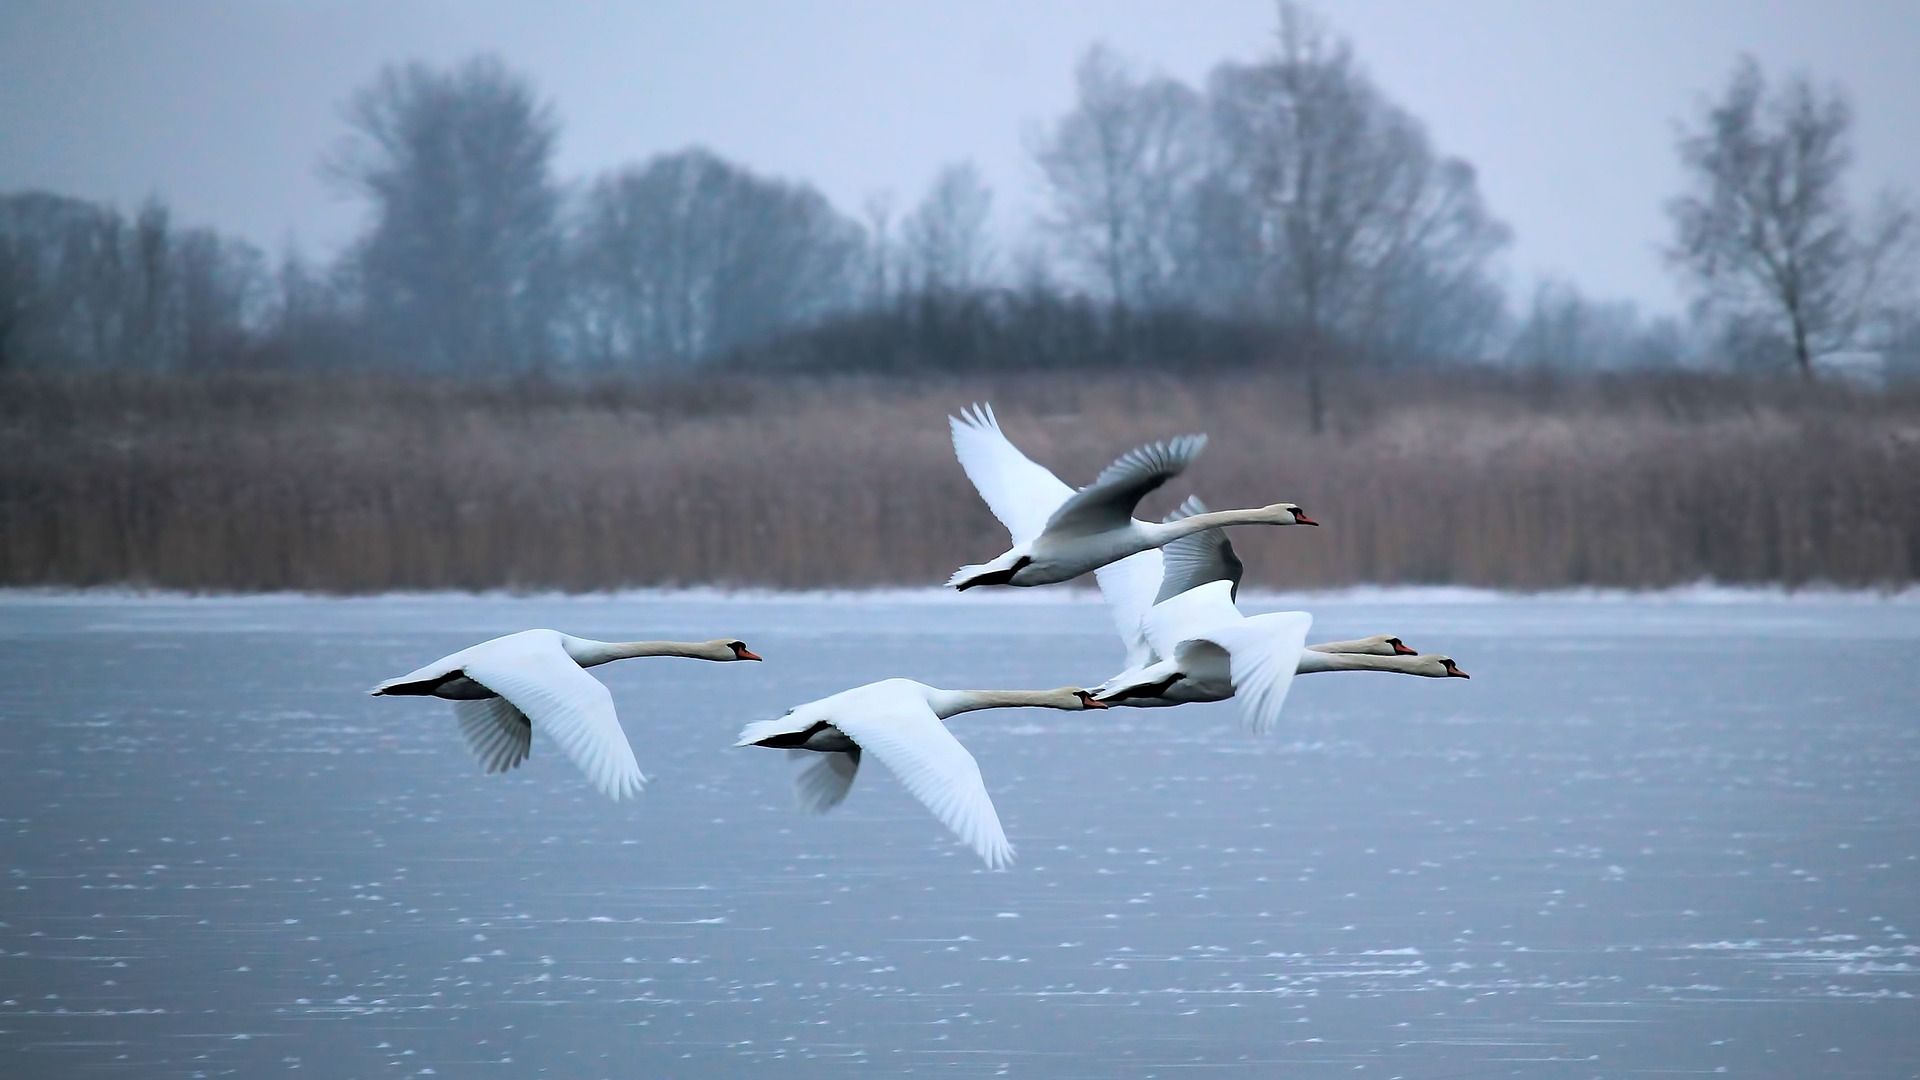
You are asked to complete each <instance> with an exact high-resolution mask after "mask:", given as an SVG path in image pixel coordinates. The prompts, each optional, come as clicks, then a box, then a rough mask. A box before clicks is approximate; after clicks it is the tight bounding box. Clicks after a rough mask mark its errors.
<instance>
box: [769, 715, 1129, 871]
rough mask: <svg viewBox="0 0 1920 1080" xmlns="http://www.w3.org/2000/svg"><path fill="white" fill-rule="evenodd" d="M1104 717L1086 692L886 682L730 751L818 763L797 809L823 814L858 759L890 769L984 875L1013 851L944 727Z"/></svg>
mask: <svg viewBox="0 0 1920 1080" xmlns="http://www.w3.org/2000/svg"><path fill="white" fill-rule="evenodd" d="M1022 706H1025V707H1031V708H1042V709H1104V708H1106V705H1104V704H1103V703H1101V702H1099V701H1096V700H1094V698H1093V695H1092V693H1091V692H1090V691H1087V690H1079V689H1075V688H1073V687H1070V686H1069V687H1061V688H1060V689H1058V690H942V689H940V688H939V687H937V686H928V685H927V684H925V683H919V682H914V681H913V680H912V679H884V680H882V681H880V682H875V683H868V684H867V685H865V686H857V687H855V688H853V689H851V690H843V691H841V692H840V693H838V694H834V695H832V696H831V697H824V698H821V699H820V700H818V701H810V702H808V703H807V704H805V705H796V706H795V707H794V708H793V709H792V710H791V711H789V712H788V713H787V715H785V716H783V717H781V718H779V719H778V720H759V721H756V722H754V723H751V724H748V725H747V726H746V727H745V728H744V729H742V730H741V732H740V740H739V741H738V742H736V743H735V744H734V745H735V746H767V747H773V748H776V749H785V750H792V751H797V752H808V751H811V752H815V753H818V754H820V755H821V756H820V758H819V759H818V760H816V761H814V762H813V763H811V764H809V765H807V766H806V767H805V768H803V769H802V770H801V772H800V773H799V775H798V776H796V777H795V778H794V793H795V794H796V795H797V796H798V800H799V804H800V808H801V809H802V810H805V811H807V812H809V813H815V814H823V813H825V812H827V811H828V810H831V809H833V808H834V807H836V806H838V805H840V802H841V800H843V799H845V798H846V797H847V790H848V789H849V788H851V787H852V786H853V778H854V774H855V773H856V772H857V771H858V770H859V768H860V758H861V755H862V754H863V753H870V754H872V755H873V756H874V757H877V758H879V759H880V763H881V764H882V765H885V766H886V767H887V768H889V769H891V770H893V773H894V775H895V776H898V777H899V778H900V782H901V783H902V784H905V785H906V788H907V791H908V792H909V793H911V794H912V795H913V797H914V798H916V799H919V800H920V801H921V803H923V804H924V805H925V806H926V808H927V809H928V810H931V811H933V816H934V817H937V818H939V819H940V822H941V824H943V825H945V826H946V827H947V828H948V829H950V830H952V831H953V834H954V835H955V836H957V837H959V838H960V839H961V840H962V841H963V842H964V843H965V844H966V845H967V846H968V847H970V848H972V849H973V850H974V853H975V854H977V855H979V856H980V858H981V859H982V860H984V861H985V862H986V864H987V866H988V867H989V868H991V869H996V870H997V869H1000V868H1001V867H1004V866H1007V865H1010V864H1011V863H1012V862H1013V845H1012V844H1009V843H1008V842H1007V834H1006V832H1005V831H1003V830H1002V829H1001V828H1000V815H999V814H998V813H996V812H995V811H994V809H993V800H992V799H990V798H988V797H987V787H986V783H985V781H983V780H981V778H980V766H979V765H978V764H977V763H975V761H974V760H973V755H972V754H969V753H967V748H966V747H964V746H961V745H960V740H958V739H956V738H954V737H953V733H952V732H950V731H948V730H947V728H946V725H945V723H944V721H945V720H947V719H948V718H949V717H953V716H958V715H960V714H961V713H966V712H975V711H977V710H980V709H1008V708H1018V707H1022Z"/></svg>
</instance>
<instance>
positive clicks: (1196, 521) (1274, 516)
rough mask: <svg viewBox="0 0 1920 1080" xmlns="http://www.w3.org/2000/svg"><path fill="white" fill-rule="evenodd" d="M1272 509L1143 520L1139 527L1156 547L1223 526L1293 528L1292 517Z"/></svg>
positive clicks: (1215, 512) (1220, 511)
mask: <svg viewBox="0 0 1920 1080" xmlns="http://www.w3.org/2000/svg"><path fill="white" fill-rule="evenodd" d="M1281 513H1284V511H1279V512H1276V511H1275V510H1273V509H1271V508H1269V507H1264V506H1261V507H1255V508H1253V509H1251V510H1215V511H1212V512H1210V513H1205V514H1195V515H1193V516H1192V517H1183V518H1180V519H1178V520H1175V521H1143V522H1141V523H1140V525H1139V527H1140V528H1141V529H1144V530H1145V531H1146V533H1147V535H1148V536H1151V537H1152V538H1153V539H1154V542H1155V543H1156V544H1167V543H1171V542H1172V541H1175V540H1178V539H1180V538H1181V537H1183V536H1192V535H1193V534H1194V533H1197V532H1205V531H1206V530H1208V529H1217V528H1219V527H1220V526H1222V525H1291V524H1293V515H1291V514H1287V516H1286V517H1285V518H1282V517H1281V516H1280V515H1281Z"/></svg>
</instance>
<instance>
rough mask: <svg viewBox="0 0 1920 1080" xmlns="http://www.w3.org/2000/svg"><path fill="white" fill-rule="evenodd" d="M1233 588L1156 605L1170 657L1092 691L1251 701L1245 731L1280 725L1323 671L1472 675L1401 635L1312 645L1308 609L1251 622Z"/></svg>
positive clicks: (1124, 699)
mask: <svg viewBox="0 0 1920 1080" xmlns="http://www.w3.org/2000/svg"><path fill="white" fill-rule="evenodd" d="M1231 588H1232V586H1231V583H1229V582H1227V581H1214V582H1209V583H1208V584H1206V585H1202V586H1200V587H1199V588H1196V589H1190V590H1188V591H1187V592H1185V593H1182V594H1181V595H1179V596H1177V597H1174V598H1173V599H1171V600H1167V601H1164V602H1162V603H1159V604H1156V605H1154V608H1153V610H1152V611H1151V612H1150V613H1149V614H1148V616H1147V620H1146V625H1147V632H1148V635H1149V637H1150V639H1151V643H1152V648H1153V650H1154V652H1155V654H1156V655H1158V656H1161V657H1164V659H1159V660H1156V661H1154V662H1152V663H1149V664H1146V665H1143V666H1140V667H1135V668H1132V669H1129V670H1127V671H1123V672H1121V673H1120V674H1118V675H1115V676H1114V677H1113V678H1111V679H1108V680H1107V681H1106V682H1105V683H1103V684H1101V685H1100V686H1099V687H1097V688H1096V689H1095V690H1094V696H1095V699H1096V700H1099V701H1104V702H1107V703H1109V704H1121V705H1135V706H1146V707H1153V706H1163V705H1184V704H1188V703H1191V702H1197V701H1224V700H1226V699H1227V698H1240V699H1244V700H1245V706H1244V713H1245V719H1246V723H1247V726H1249V727H1250V728H1252V729H1253V730H1255V731H1267V730H1270V729H1271V728H1272V727H1273V725H1274V724H1275V723H1276V722H1278V720H1279V717H1280V709H1281V707H1282V706H1283V705H1284V704H1285V703H1286V696H1287V691H1288V689H1289V688H1290V687H1291V684H1292V681H1293V676H1295V675H1310V674H1315V673H1317V672H1323V671H1389V672H1397V673H1399V674H1402V675H1417V676H1422V677H1426V678H1435V679H1441V678H1459V679H1465V678H1470V676H1469V675H1468V674H1467V673H1466V672H1464V671H1461V670H1460V668H1459V667H1458V666H1457V665H1455V664H1454V662H1453V658H1452V657H1448V656H1440V655H1437V654H1436V655H1425V654H1416V653H1414V652H1413V650H1412V649H1410V648H1408V647H1407V645H1406V643H1405V642H1403V641H1401V640H1400V639H1399V638H1397V637H1393V636H1390V635H1386V634H1377V635H1374V636H1373V637H1368V638H1359V639H1357V640H1354V641H1334V642H1327V643H1325V644H1322V645H1316V646H1313V647H1312V648H1308V647H1307V646H1306V635H1307V629H1308V628H1309V627H1310V626H1311V625H1312V623H1313V617H1312V616H1311V615H1308V614H1307V613H1306V612H1304V611H1281V612H1275V613H1273V614H1271V615H1254V616H1251V617H1249V616H1245V615H1242V614H1240V611H1239V609H1238V608H1236V607H1234V606H1233V601H1232V599H1231V597H1230V590H1231Z"/></svg>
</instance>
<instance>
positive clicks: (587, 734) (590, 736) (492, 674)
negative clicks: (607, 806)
mask: <svg viewBox="0 0 1920 1080" xmlns="http://www.w3.org/2000/svg"><path fill="white" fill-rule="evenodd" d="M465 670H466V673H467V678H469V679H472V680H473V681H474V682H477V683H479V684H480V685H482V686H484V687H486V688H487V689H489V690H491V691H493V692H494V693H496V694H499V695H500V696H501V697H503V698H505V699H506V700H507V701H508V702H509V703H511V704H512V705H513V707H514V708H516V709H518V710H519V711H520V712H521V713H523V714H525V716H526V717H527V719H528V720H529V721H530V722H531V723H533V724H535V725H538V726H539V727H540V729H541V730H542V731H545V732H546V733H547V734H548V735H551V736H552V737H553V739H554V741H555V742H557V743H559V744H560V749H561V750H562V751H564V752H565V753H566V755H567V757H569V758H571V759H572V760H573V763H574V764H575V765H577V766H579V768H580V771H581V772H583V773H586V774H587V779H588V780H590V781H592V782H593V786H594V787H597V788H599V789H600V790H601V792H603V793H604V794H605V795H606V796H607V797H608V798H611V799H619V798H621V797H623V796H626V795H632V794H636V793H638V792H639V790H640V788H641V787H642V786H643V785H645V783H646V777H644V776H642V775H640V765H639V763H638V762H636V761H635V760H634V759H633V747H632V746H631V745H629V744H628V743H627V734H626V732H625V731H622V730H621V728H620V719H619V717H618V716H616V715H615V713H614V710H613V695H612V694H611V693H608V692H607V688H606V686H604V685H603V684H602V683H601V682H600V680H598V679H596V678H594V677H593V676H591V675H589V674H587V673H586V671H584V670H583V669H582V668H581V667H580V665H578V664H576V663H574V662H573V658H572V657H570V656H568V655H567V652H566V649H565V648H564V647H562V645H561V644H560V639H559V637H558V636H555V637H553V638H550V639H538V640H532V641H526V642H520V643H516V644H515V646H514V647H511V648H500V649H491V650H487V651H486V652H485V653H484V654H480V655H476V656H472V657H469V658H468V660H467V663H466V668H465Z"/></svg>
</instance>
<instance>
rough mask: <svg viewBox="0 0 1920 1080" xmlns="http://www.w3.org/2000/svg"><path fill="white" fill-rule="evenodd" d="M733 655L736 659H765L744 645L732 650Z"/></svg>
mask: <svg viewBox="0 0 1920 1080" xmlns="http://www.w3.org/2000/svg"><path fill="white" fill-rule="evenodd" d="M733 657H734V659H736V660H765V659H766V657H764V656H761V655H760V654H759V653H757V652H754V651H753V650H752V649H749V648H747V647H746V646H744V645H742V646H741V647H740V648H738V649H735V650H733Z"/></svg>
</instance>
